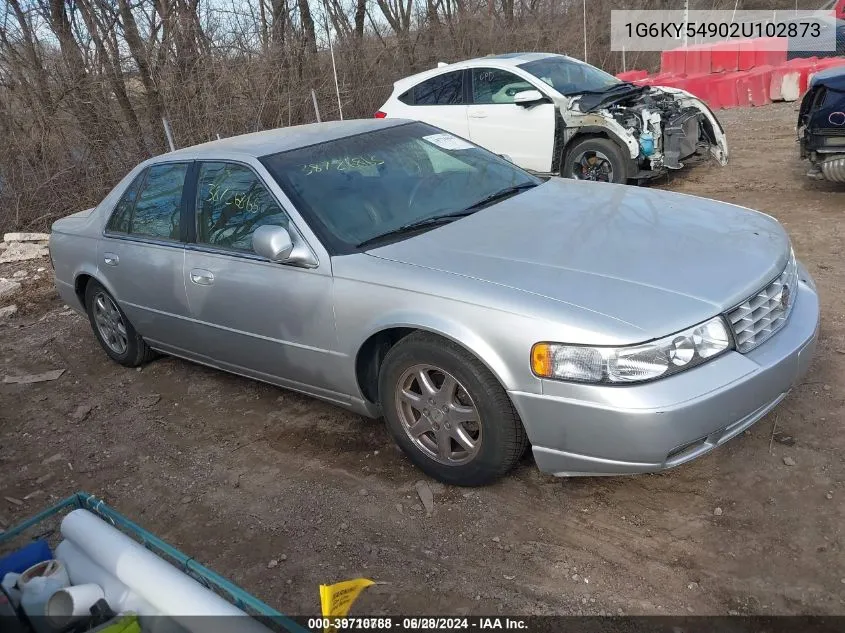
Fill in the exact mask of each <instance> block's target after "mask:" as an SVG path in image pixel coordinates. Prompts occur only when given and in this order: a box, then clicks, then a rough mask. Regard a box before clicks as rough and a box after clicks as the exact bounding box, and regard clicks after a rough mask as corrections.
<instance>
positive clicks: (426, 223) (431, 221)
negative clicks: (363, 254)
mask: <svg viewBox="0 0 845 633" xmlns="http://www.w3.org/2000/svg"><path fill="white" fill-rule="evenodd" d="M473 213H475V211H469V210H462V211H455V212H453V213H444V214H442V215H433V216H430V217H427V218H423V219H421V220H415V221H414V222H409V223H408V224H403V225H402V226H400V227H399V228H396V229H391V230H390V231H385V232H384V233H379V234H378V235H374V236H373V237H369V238H367V239H365V240H364V241H363V242H361V243H360V244H356V245H355V247H356V248H363V247H364V246H369V245H370V244H372V243H373V242H378V241H379V240H382V239H384V238H387V237H392V236H394V235H401V234H402V233H409V232H411V231H416V230H419V229H424V228H428V227H432V226H436V225H438V224H446V223H448V222H452V221H453V220H457V219H458V218H463V217H465V216H468V215H472V214H473Z"/></svg>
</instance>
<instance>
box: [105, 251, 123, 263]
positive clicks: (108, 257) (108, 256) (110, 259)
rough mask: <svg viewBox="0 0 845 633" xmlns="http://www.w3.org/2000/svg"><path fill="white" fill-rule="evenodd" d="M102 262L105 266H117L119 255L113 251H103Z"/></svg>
mask: <svg viewBox="0 0 845 633" xmlns="http://www.w3.org/2000/svg"><path fill="white" fill-rule="evenodd" d="M103 263H104V264H106V265H107V266H117V265H118V264H119V263H120V257H118V256H117V255H115V254H114V253H103Z"/></svg>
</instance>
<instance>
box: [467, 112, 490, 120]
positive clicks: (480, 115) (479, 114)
mask: <svg viewBox="0 0 845 633" xmlns="http://www.w3.org/2000/svg"><path fill="white" fill-rule="evenodd" d="M469 118H471V119H486V118H487V113H486V112H470V113H469Z"/></svg>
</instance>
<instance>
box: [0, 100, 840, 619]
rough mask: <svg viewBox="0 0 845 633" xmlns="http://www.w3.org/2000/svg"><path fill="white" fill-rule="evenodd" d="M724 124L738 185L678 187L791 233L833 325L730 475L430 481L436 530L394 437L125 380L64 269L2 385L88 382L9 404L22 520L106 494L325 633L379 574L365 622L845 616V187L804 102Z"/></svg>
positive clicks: (152, 373) (262, 388) (724, 470)
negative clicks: (327, 612)
mask: <svg viewBox="0 0 845 633" xmlns="http://www.w3.org/2000/svg"><path fill="white" fill-rule="evenodd" d="M721 118H722V120H723V122H724V125H725V128H726V130H727V134H728V139H729V141H730V142H731V145H732V156H731V163H730V165H729V166H728V167H726V168H719V167H717V166H707V165H704V166H700V167H698V168H696V169H694V170H692V171H690V172H689V173H685V174H682V175H677V176H675V177H674V178H673V179H672V180H671V182H668V183H661V184H658V185H657V186H659V187H668V188H671V189H675V190H678V191H683V192H686V193H691V194H696V195H701V196H707V197H712V198H717V199H720V200H725V201H728V202H733V203H736V204H741V205H745V206H749V207H753V208H756V209H760V210H763V211H766V212H768V213H770V214H772V215H774V216H776V217H777V218H778V219H779V220H780V221H782V222H783V223H784V224H785V225H786V227H787V228H788V230H789V231H790V233H791V235H792V239H793V242H794V246H795V250H796V252H797V254H798V256H799V257H800V258H801V259H802V260H803V261H804V262H805V263H806V264H807V267H808V268H809V270H810V272H811V273H812V274H813V275H814V276H815V278H816V281H817V283H818V286H819V289H820V292H821V297H822V307H823V320H822V330H821V341H820V344H819V347H818V353H817V357H816V359H815V362H814V363H813V366H812V368H811V370H810V373H809V375H808V376H807V378H806V381H805V382H804V384H803V385H801V386H800V387H798V388H796V389H795V391H794V392H793V393H792V394H791V395H790V396H789V397H788V398H787V399H786V400H785V401H784V402H783V403H782V404H781V406H780V407H779V408H778V409H777V410H776V412H775V413H773V414H770V415H769V416H768V417H766V418H765V419H764V420H762V421H760V422H759V423H758V424H756V425H755V426H754V427H753V428H752V429H750V431H749V432H747V433H746V434H745V435H744V436H741V437H739V438H736V439H735V440H733V441H731V442H730V443H728V444H727V445H726V446H723V447H722V448H720V449H718V450H716V451H715V452H713V453H711V454H710V455H708V456H706V457H704V458H702V459H700V460H698V461H696V462H694V463H692V464H689V465H686V466H683V467H680V468H678V469H676V470H673V471H670V472H667V473H664V474H660V475H648V476H637V477H614V478H595V479H574V480H564V479H555V478H553V477H549V476H546V475H542V474H541V473H539V472H538V471H537V470H536V468H535V466H534V463H533V460H532V459H531V457H530V456H527V457H526V458H525V459H524V460H523V462H522V463H521V464H520V465H519V466H518V467H517V468H516V470H515V471H514V472H513V473H512V474H511V475H510V476H508V477H506V478H505V479H504V480H502V481H501V482H499V483H497V484H496V485H493V486H490V487H487V488H482V489H462V488H450V487H445V486H442V485H439V484H436V483H435V482H433V481H430V480H429V481H428V483H429V485H430V487H431V489H432V491H433V492H434V501H435V509H434V512H433V514H432V515H431V516H427V515H426V513H425V511H424V509H423V507H422V506H421V504H420V499H419V498H418V496H417V493H416V490H415V488H414V484H415V482H417V481H419V480H421V479H423V478H424V477H423V476H422V475H421V473H420V472H419V471H417V470H416V469H415V468H413V467H412V466H411V465H410V463H409V462H408V460H407V459H405V458H404V457H403V456H402V455H401V454H400V453H399V452H398V450H397V449H395V448H394V446H393V444H392V443H391V441H390V439H389V438H388V436H387V433H386V432H385V430H384V428H383V425H382V423H381V422H376V421H372V420H366V419H362V418H360V417H358V416H355V415H351V414H349V413H346V412H344V411H342V410H340V409H337V408H335V407H333V406H331V405H328V404H323V403H321V402H318V401H316V400H312V399H310V398H307V397H304V396H299V395H297V394H294V393H290V392H286V391H283V390H280V389H277V388H275V387H271V386H268V385H264V384H259V383H257V382H252V381H250V380H246V379H243V378H239V377H237V376H230V375H227V374H224V373H221V372H217V371H213V370H210V369H207V368H204V367H200V366H197V365H192V364H189V363H187V362H183V361H180V360H175V359H172V358H162V359H159V360H156V361H154V362H153V363H152V364H150V365H148V366H146V367H144V368H143V370H142V371H136V370H133V369H125V368H123V367H120V366H118V365H116V364H114V363H112V362H110V361H109V360H108V359H107V357H106V355H105V354H104V353H103V352H102V351H101V350H100V348H99V347H98V345H97V343H96V342H95V339H94V337H93V335H92V333H91V330H90V327H89V325H88V323H87V321H86V320H85V319H84V318H82V317H80V316H78V315H76V314H72V313H69V312H68V311H66V310H65V309H64V308H63V306H62V305H61V304H60V303H59V301H58V299H57V298H56V296H55V293H54V291H53V289H52V285H51V283H52V282H51V280H50V279H49V271H48V272H47V273H46V274H47V277H45V276H44V273H42V278H41V279H39V280H36V281H34V282H33V281H31V280H30V281H27V282H24V291H23V296H20V295H19V296H18V297H16V298H15V302H16V303H17V304H18V305H19V308H20V312H19V313H18V314H17V315H16V316H15V317H14V318H12V319H11V320H9V321H8V322H7V323H6V324H5V325H2V326H0V357H2V363H3V374H4V375H17V374H22V373H34V372H41V371H46V370H49V369H55V368H64V369H65V370H66V371H65V373H64V375H62V376H61V378H59V379H58V380H56V381H54V382H46V383H40V384H33V385H15V384H0V473H2V477H0V515H2V517H3V519H4V520H5V521H6V522H9V523H14V522H16V521H17V520H19V519H22V518H23V517H25V516H28V515H31V514H33V513H35V512H37V511H38V510H40V509H41V508H42V507H45V506H46V505H47V504H48V503H49V502H50V501H51V500H54V499H58V498H60V497H63V496H65V495H67V494H69V493H71V492H73V491H76V490H86V491H89V492H92V493H94V494H97V495H100V496H102V497H103V498H104V499H105V500H106V501H107V502H108V503H110V504H112V505H113V506H114V507H116V508H117V509H118V510H120V511H121V512H123V513H125V514H126V515H128V516H129V517H131V518H132V519H134V520H136V521H138V522H139V523H141V524H142V525H143V526H145V527H146V528H148V529H150V530H152V531H153V532H155V533H156V534H158V535H159V536H161V537H162V538H164V539H165V540H167V541H169V542H170V543H172V544H174V545H175V546H177V547H178V548H180V549H182V550H183V551H185V552H186V553H188V554H189V555H192V556H193V557H195V558H196V559H198V560H199V561H201V562H204V563H205V564H207V565H209V566H210V567H211V568H212V569H215V570H217V571H219V572H220V573H222V574H223V575H225V576H228V577H229V578H231V579H232V580H234V581H235V582H236V583H238V584H240V585H241V586H243V587H244V588H245V589H246V590H248V591H250V592H251V593H253V594H255V595H256V596H258V597H259V598H261V599H263V600H264V601H266V602H267V603H269V604H270V605H272V606H273V607H275V608H277V609H279V610H281V611H282V612H285V613H289V614H315V613H316V612H317V611H318V609H319V598H318V590H317V587H318V585H319V584H320V583H326V582H334V581H339V580H345V579H348V578H354V577H357V576H366V577H369V578H372V579H374V580H376V581H379V583H380V584H378V585H376V586H374V587H371V588H370V589H368V590H367V591H366V592H365V593H364V594H362V597H361V598H360V599H359V602H358V603H357V604H356V606H355V612H356V613H372V614H379V613H391V614H409V613H443V614H495V613H508V614H611V613H612V614H616V613H624V614H684V615H686V614H689V613H694V614H727V613H731V614H733V613H740V614H746V613H750V614H845V555H843V546H845V461H843V454H844V453H843V451H845V433H843V420H845V406H843V405H844V404H845V267H843V261H845V260H843V230H845V189H842V188H838V189H837V188H836V187H835V186H832V185H829V184H826V183H818V182H814V181H810V180H807V179H805V178H804V172H805V170H806V168H805V165H803V164H802V163H801V161H800V160H799V159H798V155H797V154H798V148H797V145H796V143H795V140H794V132H793V126H794V119H795V106H794V104H781V105H776V106H769V107H765V108H760V109H755V110H741V111H740V110H734V111H730V112H725V113H722V114H721ZM46 265H47V264H46V263H44V260H42V261H41V262H27V263H26V264H25V265H24V264H17V265H14V264H12V265H9V264H7V265H4V266H3V267H2V268H0V276H5V277H10V276H11V275H12V274H13V272H15V271H17V270H21V269H26V270H28V271H29V272H30V275H31V274H32V273H33V272H34V270H35V268H36V267H37V266H46ZM89 408H90V411H88V409H89ZM86 411H87V413H86ZM775 424H776V425H777V429H778V430H779V431H782V432H783V433H782V434H779V435H777V436H773V427H774V425H775ZM784 436H791V437H792V438H794V444H793V445H787V444H783V443H781V442H782V441H783V440H784ZM57 455H58V457H56V456H57ZM785 458H790V459H788V460H787V461H788V462H790V463H792V461H794V465H787V464H785V463H784V459H785ZM791 460H792V461H791ZM47 476H50V478H49V479H47V480H46V481H45V480H44V478H45V477H47ZM39 491H42V492H39ZM6 496H11V497H14V498H16V499H19V500H24V497H29V498H28V499H26V500H24V503H23V505H20V506H18V505H15V504H13V503H11V502H8V501H5V500H4V499H3V497H6ZM270 561H278V564H277V565H275V566H273V565H272V564H271V563H270Z"/></svg>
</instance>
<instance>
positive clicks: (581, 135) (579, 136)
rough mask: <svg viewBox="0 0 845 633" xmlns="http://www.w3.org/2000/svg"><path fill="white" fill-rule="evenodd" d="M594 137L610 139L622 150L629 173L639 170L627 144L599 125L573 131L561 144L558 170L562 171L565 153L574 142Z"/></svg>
mask: <svg viewBox="0 0 845 633" xmlns="http://www.w3.org/2000/svg"><path fill="white" fill-rule="evenodd" d="M594 138H603V139H606V140H608V141H611V142H612V143H613V144H614V145H616V147H617V148H619V151H621V152H622V158H623V159H624V160H626V161H627V162H628V165H629V173H630V174H635V173H637V171H639V166H638V163H637V160H636V159H635V158H631V154H630V152H629V150H628V146H627V145H625V143H624V142H623V141H622V140H621V139H620V138H619V137H618V136H617V135H616V134H614V133H613V132H611V131H610V130H605V129H603V128H600V127H591V128H588V129H586V130H585V131H583V132H575V133H574V134H573V135H572V136H571V137H570V138H569V140H568V141H567V142H566V144H565V145H564V146H563V149H562V150H561V153H560V166H559V168H558V171H560V172H561V173H562V172H563V167H564V160H566V154H567V152H569V150H570V148H571V147H572V146H574V145H575V144H576V143H580V142H581V141H587V140H590V139H594Z"/></svg>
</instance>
